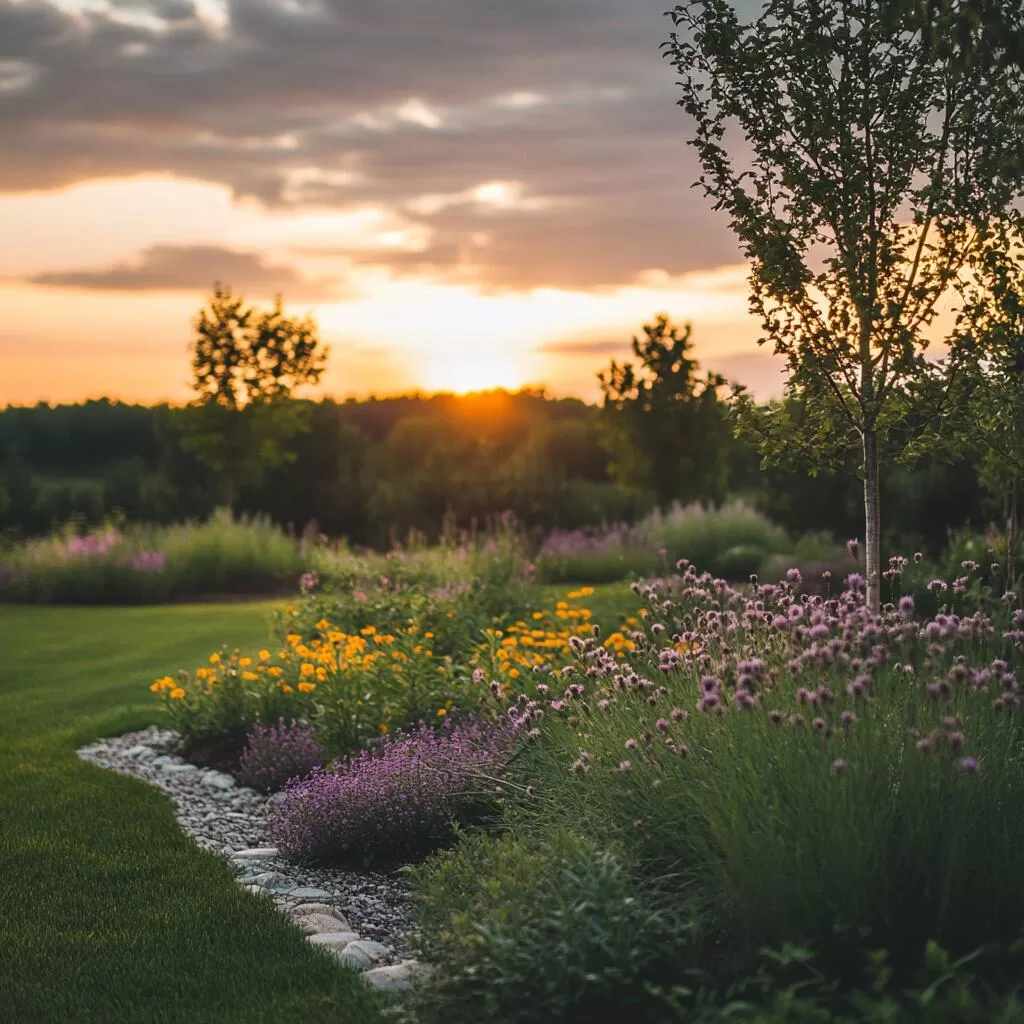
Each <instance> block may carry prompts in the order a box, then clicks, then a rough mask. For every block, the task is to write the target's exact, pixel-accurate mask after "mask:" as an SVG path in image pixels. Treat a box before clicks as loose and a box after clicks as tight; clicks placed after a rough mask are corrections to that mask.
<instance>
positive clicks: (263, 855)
mask: <svg viewBox="0 0 1024 1024" xmlns="http://www.w3.org/2000/svg"><path fill="white" fill-rule="evenodd" d="M276 856H277V847H276V846H254V847H253V848H252V849H249V850H235V852H234V853H233V854H231V859H232V860H264V859H268V858H270V857H276Z"/></svg>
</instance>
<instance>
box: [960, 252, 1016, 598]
mask: <svg viewBox="0 0 1024 1024" xmlns="http://www.w3.org/2000/svg"><path fill="white" fill-rule="evenodd" d="M1014 243H1015V244H1012V245H1011V248H1010V249H1002V248H999V247H995V248H993V249H992V250H991V251H990V252H989V253H988V254H987V258H986V259H984V260H982V261H979V264H978V267H977V272H976V274H975V275H973V276H972V279H971V281H970V282H969V284H968V289H967V299H966V301H965V302H964V304H963V306H962V308H961V310H960V316H959V320H958V324H957V330H958V333H959V337H960V344H961V345H962V346H963V347H965V348H968V349H969V350H970V351H972V352H973V354H974V356H975V358H974V361H973V363H972V366H971V370H972V372H971V373H970V374H969V375H968V376H967V379H966V382H965V387H964V400H963V401H962V402H961V403H960V407H961V409H962V410H963V412H964V414H965V415H964V417H963V429H964V431H965V433H966V435H967V438H968V442H969V444H970V447H971V448H972V449H973V451H974V453H975V454H976V456H977V458H978V466H979V474H980V478H981V481H982V484H983V485H984V486H985V487H986V489H987V490H989V492H990V493H992V494H994V495H996V496H997V497H999V498H1001V499H1002V502H1003V514H1004V522H1005V524H1006V534H1005V542H1006V582H1007V584H1008V585H1009V586H1011V587H1012V586H1013V584H1014V581H1015V567H1016V560H1017V553H1018V548H1019V545H1020V532H1021V531H1020V516H1021V500H1022V498H1024V494H1022V492H1024V238H1021V237H1017V238H1016V239H1014Z"/></svg>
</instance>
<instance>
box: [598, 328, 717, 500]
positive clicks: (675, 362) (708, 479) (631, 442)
mask: <svg viewBox="0 0 1024 1024" xmlns="http://www.w3.org/2000/svg"><path fill="white" fill-rule="evenodd" d="M643 330H644V338H643V340H641V339H640V338H638V337H634V338H633V355H634V357H635V358H636V359H637V360H638V361H639V365H638V366H635V365H634V364H633V363H629V362H627V363H623V364H621V365H620V364H619V363H617V362H615V361H614V360H613V361H612V364H611V366H610V367H609V368H608V370H606V371H605V372H603V373H601V374H599V375H598V380H599V381H600V382H601V391H602V393H603V395H604V405H603V407H602V410H601V419H600V421H599V423H600V427H601V435H600V436H601V444H602V446H603V447H604V449H605V450H606V451H607V452H608V455H609V458H610V465H609V470H610V472H611V474H612V476H613V478H614V479H616V480H618V481H619V482H620V483H621V484H623V485H624V486H625V487H627V488H631V489H634V490H639V491H650V492H652V493H653V494H654V496H655V500H656V501H657V503H658V504H659V505H667V504H669V502H671V501H720V500H722V498H724V496H725V487H726V482H727V472H728V463H727V461H726V459H725V458H724V457H723V456H724V448H725V446H726V444H727V438H728V435H729V429H728V425H727V419H726V411H725V407H724V406H723V405H722V404H721V403H720V402H719V400H718V389H719V388H720V387H721V386H722V385H724V383H725V380H724V378H722V377H720V376H718V375H717V374H714V373H709V374H708V375H707V377H706V378H705V379H704V380H702V381H700V380H698V378H697V372H698V370H699V368H700V367H699V364H698V363H697V362H696V361H695V360H694V359H692V358H691V357H690V354H689V352H690V348H691V342H690V325H689V324H687V325H686V327H685V328H683V330H682V331H680V330H679V328H678V327H675V326H673V325H672V324H671V323H670V321H669V319H668V317H667V316H666V315H664V314H659V315H658V316H657V317H656V318H655V322H654V323H653V324H645V325H644V328H643Z"/></svg>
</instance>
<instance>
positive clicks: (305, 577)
mask: <svg viewBox="0 0 1024 1024" xmlns="http://www.w3.org/2000/svg"><path fill="white" fill-rule="evenodd" d="M319 582H320V580H319V577H318V576H317V574H316V573H315V572H312V571H310V572H304V573H303V574H302V575H301V576H300V577H299V590H301V591H302V593H304V594H308V593H310V592H311V591H313V590H316V585H317V583H319Z"/></svg>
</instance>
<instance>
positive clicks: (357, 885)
mask: <svg viewBox="0 0 1024 1024" xmlns="http://www.w3.org/2000/svg"><path fill="white" fill-rule="evenodd" d="M177 739H178V737H177V735H176V734H175V733H174V732H171V731H170V730H167V729H160V728H158V727H157V726H150V727H149V728H148V729H146V730H144V731H143V732H137V733H128V734H126V735H124V736H117V737H111V738H108V739H104V740H99V741H97V742H96V743H90V744H88V745H87V746H84V747H82V748H81V749H80V750H79V751H78V756H79V757H81V758H82V759H83V760H85V761H88V762H90V763H91V764H96V765H99V766H100V767H104V768H110V769H112V770H114V771H117V772H120V773H121V774H124V775H131V776H132V777H134V778H138V779H142V780H144V781H146V782H148V783H150V784H151V785H154V786H156V787H157V788H158V789H160V790H162V791H163V792H164V793H166V794H167V795H168V796H169V797H170V799H171V801H172V803H173V804H174V808H175V813H176V816H177V819H178V824H179V825H180V826H181V829H182V831H184V832H185V833H186V835H188V836H190V837H191V838H192V839H193V840H195V842H196V843H197V844H198V845H199V846H201V847H203V848H204V849H208V850H211V851H212V852H214V853H217V854H219V855H221V856H223V857H226V858H227V859H228V860H229V861H230V863H231V864H232V866H233V867H234V869H235V872H236V874H237V876H238V877H237V881H238V884H239V885H241V886H243V887H245V888H246V889H247V890H248V891H249V892H251V893H253V894H254V895H256V896H269V897H270V898H271V899H273V901H274V903H275V905H276V907H277V909H278V910H279V911H281V912H282V913H283V914H284V915H285V916H286V917H288V918H289V920H291V921H292V922H293V923H294V924H295V925H296V926H297V927H298V928H300V929H301V930H302V931H303V932H304V933H305V935H306V939H307V941H308V942H309V943H310V945H312V946H317V947H319V948H321V949H324V950H326V951H328V952H330V953H331V954H332V955H333V956H334V957H335V959H337V960H338V962H339V963H341V964H343V965H345V966H346V967H350V968H353V969H355V970H357V971H359V972H360V974H361V976H362V978H363V980H364V981H366V982H367V983H368V984H370V985H373V986H374V987H375V988H378V989H381V990H385V991H389V992H396V991H403V990H405V989H408V988H410V987H411V986H412V985H414V984H415V983H416V982H418V981H420V980H421V979H423V978H425V977H426V976H427V975H428V974H429V973H430V968H429V966H428V965H426V964H421V963H419V961H417V960H415V959H413V958H411V957H410V956H409V955H408V953H409V948H408V936H409V935H410V934H411V933H412V931H413V924H412V917H411V909H410V901H409V894H408V891H407V890H406V888H405V886H404V885H403V884H402V883H401V882H400V881H398V880H396V879H395V878H394V877H392V876H388V875H380V874H376V873H373V872H365V873H360V872H352V871H336V870H331V869H314V868H307V867H304V866H299V865H296V864H294V863H292V862H291V861H288V860H287V859H285V858H284V857H282V856H281V855H280V853H279V852H278V850H277V848H276V847H273V846H270V845H267V843H266V840H267V835H266V823H267V819H268V816H269V809H270V807H271V806H272V804H273V802H274V797H273V796H271V797H269V798H268V797H265V796H263V795H261V794H260V793H257V792H256V791H255V790H252V789H248V788H246V787H244V786H240V785H239V784H238V783H237V782H236V780H235V779H234V778H233V777H232V776H231V775H228V774H226V773H225V772H219V771H213V770H211V769H206V768H199V767H197V766H196V765H194V764H189V763H188V762H186V761H185V760H184V759H183V758H181V757H178V756H177V755H175V754H173V753H171V752H170V751H171V750H172V749H173V748H174V745H175V743H176V741H177ZM261 843H262V844H263V845H260V844H261ZM350 922H352V923H350Z"/></svg>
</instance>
